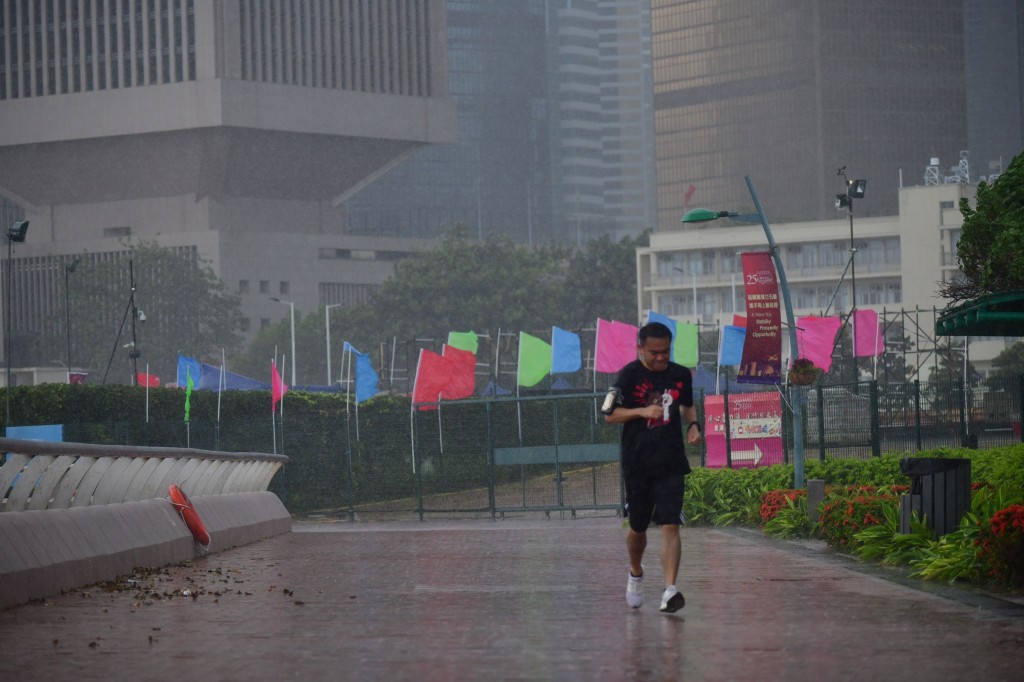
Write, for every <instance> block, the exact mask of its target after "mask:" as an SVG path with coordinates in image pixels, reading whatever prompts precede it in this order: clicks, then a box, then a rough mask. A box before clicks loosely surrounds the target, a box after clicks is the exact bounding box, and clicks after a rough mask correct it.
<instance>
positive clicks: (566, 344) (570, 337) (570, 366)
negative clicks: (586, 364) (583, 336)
mask: <svg viewBox="0 0 1024 682" xmlns="http://www.w3.org/2000/svg"><path fill="white" fill-rule="evenodd" d="M581 357H582V353H581V351H580V337H579V334H573V333H572V332H567V331H565V330H564V329H560V328H559V327H552V328H551V373H552V374H560V373H566V372H577V371H579V369H580V368H581V367H582V366H583V363H582V360H581Z"/></svg>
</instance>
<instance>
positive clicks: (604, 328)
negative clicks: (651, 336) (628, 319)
mask: <svg viewBox="0 0 1024 682" xmlns="http://www.w3.org/2000/svg"><path fill="white" fill-rule="evenodd" d="M639 331H640V330H639V329H638V328H637V327H634V326H633V325H631V324H626V323H625V322H615V321H612V322H608V321H606V320H602V319H600V318H598V320H597V340H596V341H595V344H594V345H595V348H594V370H595V371H597V372H607V373H615V372H618V371H619V370H620V369H622V368H623V367H625V366H626V364H627V363H630V362H632V361H633V360H636V335H637V333H638V332H639Z"/></svg>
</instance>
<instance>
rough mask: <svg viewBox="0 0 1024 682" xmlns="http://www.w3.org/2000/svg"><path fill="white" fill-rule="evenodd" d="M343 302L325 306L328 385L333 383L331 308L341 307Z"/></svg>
mask: <svg viewBox="0 0 1024 682" xmlns="http://www.w3.org/2000/svg"><path fill="white" fill-rule="evenodd" d="M341 306H342V304H341V303H330V304H328V305H325V306H324V331H325V332H326V336H327V385H328V386H330V385H331V308H340V307H341Z"/></svg>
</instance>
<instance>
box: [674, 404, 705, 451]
mask: <svg viewBox="0 0 1024 682" xmlns="http://www.w3.org/2000/svg"><path fill="white" fill-rule="evenodd" d="M679 412H680V414H681V415H682V417H683V436H684V437H685V438H686V442H687V443H689V444H690V445H699V444H700V440H701V433H700V422H699V421H698V420H697V407H696V405H690V406H689V407H686V406H685V405H683V406H680V408H679Z"/></svg>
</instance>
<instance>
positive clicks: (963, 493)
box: [900, 457, 971, 537]
mask: <svg viewBox="0 0 1024 682" xmlns="http://www.w3.org/2000/svg"><path fill="white" fill-rule="evenodd" d="M900 473H903V474H906V475H907V476H910V492H909V493H907V494H905V495H902V496H900V532H901V533H909V532H910V517H911V514H912V513H913V512H917V515H918V516H919V517H920V518H922V519H924V521H925V523H926V524H927V525H928V527H929V528H931V529H932V530H933V531H935V536H936V537H940V536H942V535H945V534H946V533H951V532H953V531H955V530H956V529H957V528H959V527H960V519H961V518H962V517H963V515H964V512H966V511H967V510H968V509H970V507H971V460H969V459H947V458H944V457H906V458H904V459H901V460H900Z"/></svg>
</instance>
